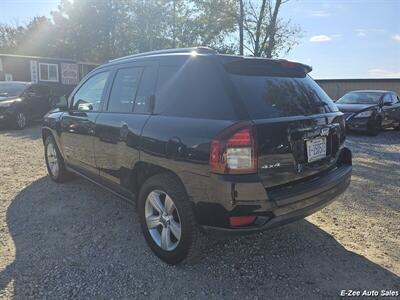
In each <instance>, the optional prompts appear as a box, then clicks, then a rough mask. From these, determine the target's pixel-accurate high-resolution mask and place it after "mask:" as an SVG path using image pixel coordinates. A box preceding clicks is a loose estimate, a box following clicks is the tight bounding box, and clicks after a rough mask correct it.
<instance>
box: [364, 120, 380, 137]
mask: <svg viewBox="0 0 400 300" xmlns="http://www.w3.org/2000/svg"><path fill="white" fill-rule="evenodd" d="M381 130H382V120H381V119H379V118H378V119H376V120H375V121H374V122H372V123H371V124H370V125H369V126H368V129H367V133H368V134H369V135H370V136H377V135H378V134H379V132H381Z"/></svg>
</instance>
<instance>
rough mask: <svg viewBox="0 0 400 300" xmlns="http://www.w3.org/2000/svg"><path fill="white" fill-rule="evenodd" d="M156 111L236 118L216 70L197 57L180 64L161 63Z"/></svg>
mask: <svg viewBox="0 0 400 300" xmlns="http://www.w3.org/2000/svg"><path fill="white" fill-rule="evenodd" d="M155 112H156V113H158V114H162V115H165V116H176V117H188V118H202V119H220V120H232V119H234V118H235V113H234V110H233V106H232V102H231V100H230V98H229V96H228V94H227V92H226V89H225V86H224V82H223V80H222V78H221V74H220V73H219V70H218V69H217V68H216V66H215V65H214V64H213V63H212V62H210V61H208V60H206V59H205V58H204V59H201V58H200V57H197V58H196V59H193V60H190V61H187V62H186V63H185V64H183V65H181V66H160V68H159V75H158V82H157V91H156V99H155Z"/></svg>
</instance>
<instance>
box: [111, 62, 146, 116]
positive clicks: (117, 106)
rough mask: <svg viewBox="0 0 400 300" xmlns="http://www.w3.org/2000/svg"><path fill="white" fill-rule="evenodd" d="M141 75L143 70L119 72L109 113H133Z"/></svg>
mask: <svg viewBox="0 0 400 300" xmlns="http://www.w3.org/2000/svg"><path fill="white" fill-rule="evenodd" d="M141 75H142V68H124V69H119V70H118V71H117V75H116V76H115V79H114V84H113V87H112V89H111V94H110V100H109V102H108V107H107V111H109V112H132V107H133V103H134V102H135V97H136V92H137V89H138V86H139V82H140V77H141Z"/></svg>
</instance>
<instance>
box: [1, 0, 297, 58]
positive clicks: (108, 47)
mask: <svg viewBox="0 0 400 300" xmlns="http://www.w3.org/2000/svg"><path fill="white" fill-rule="evenodd" d="M287 1H288V0H96V1H86V0H75V1H71V0H60V4H59V6H58V8H57V9H56V10H55V11H53V12H52V13H51V18H47V17H36V18H34V19H33V20H32V21H31V22H30V23H29V24H28V25H26V26H10V25H2V26H0V51H1V52H13V53H20V54H27V55H38V56H53V57H61V58H74V59H77V60H89V61H95V62H104V61H107V60H109V59H112V58H115V57H120V56H124V55H128V54H134V53H138V52H146V51H151V50H157V49H165V48H175V47H195V46H209V47H212V48H214V49H216V50H218V51H219V52H222V53H238V52H239V53H240V54H243V53H244V52H246V54H251V55H254V56H266V57H273V56H277V55H278V54H279V53H282V52H287V51H289V50H290V49H291V48H292V47H293V45H295V44H296V43H297V37H298V35H299V28H298V27H296V26H292V25H291V24H290V20H286V21H285V20H282V19H281V18H279V11H280V8H281V6H282V4H283V3H285V2H287ZM238 31H239V41H237V39H236V38H235V36H236V34H237V32H238Z"/></svg>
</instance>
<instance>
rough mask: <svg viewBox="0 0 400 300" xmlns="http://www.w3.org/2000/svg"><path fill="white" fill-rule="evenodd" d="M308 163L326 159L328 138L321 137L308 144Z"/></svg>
mask: <svg viewBox="0 0 400 300" xmlns="http://www.w3.org/2000/svg"><path fill="white" fill-rule="evenodd" d="M306 145H307V157H308V162H313V161H316V160H319V159H322V158H324V157H326V138H325V137H320V138H316V139H312V140H309V141H307V142H306Z"/></svg>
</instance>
